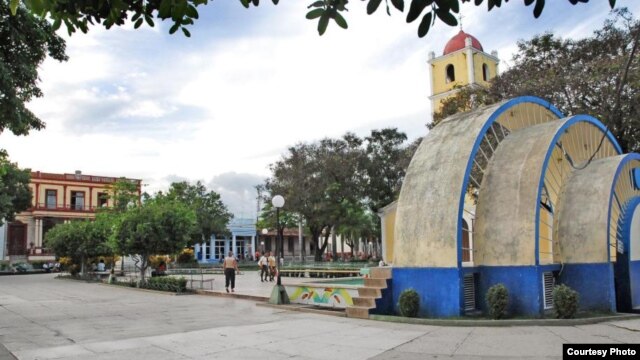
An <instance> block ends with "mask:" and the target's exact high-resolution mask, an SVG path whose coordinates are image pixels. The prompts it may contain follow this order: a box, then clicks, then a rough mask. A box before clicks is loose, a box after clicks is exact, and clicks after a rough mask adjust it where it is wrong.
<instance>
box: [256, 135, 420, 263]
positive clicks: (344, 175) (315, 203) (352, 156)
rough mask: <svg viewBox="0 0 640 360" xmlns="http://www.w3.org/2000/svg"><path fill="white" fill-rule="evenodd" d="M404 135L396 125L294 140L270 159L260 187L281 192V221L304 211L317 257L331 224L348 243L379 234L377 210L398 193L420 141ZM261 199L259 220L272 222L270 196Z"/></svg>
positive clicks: (293, 218) (290, 220)
mask: <svg viewBox="0 0 640 360" xmlns="http://www.w3.org/2000/svg"><path fill="white" fill-rule="evenodd" d="M406 139H407V137H406V135H405V134H404V133H402V132H399V131H398V130H397V129H395V128H388V129H382V130H373V131H371V135H370V136H367V137H365V138H364V139H361V138H359V137H357V136H356V135H354V134H351V133H347V134H345V135H344V136H343V137H342V138H339V139H328V138H325V139H322V140H321V141H319V142H316V143H306V144H304V143H303V144H298V145H296V146H294V147H291V148H290V149H289V153H288V154H287V155H285V156H284V157H283V159H282V160H280V161H278V162H276V163H274V164H272V165H271V172H272V176H271V178H269V179H267V181H266V184H265V186H264V190H266V191H267V192H268V193H269V194H280V195H282V196H284V198H285V205H284V207H283V209H281V211H280V213H281V216H282V217H281V219H282V221H283V224H284V226H286V227H294V226H297V222H298V216H302V218H303V219H304V222H305V223H306V227H307V229H308V230H309V233H310V234H311V241H312V242H313V243H314V245H315V246H314V248H315V249H316V252H315V260H316V261H320V260H321V259H322V254H323V253H324V251H325V249H326V246H327V243H328V238H329V236H330V234H331V229H334V231H335V233H339V234H342V235H345V238H346V240H347V244H349V245H350V246H353V245H355V243H354V241H355V240H357V239H359V238H368V239H372V238H379V232H380V228H379V220H378V219H377V216H376V215H375V212H376V211H377V210H378V209H379V208H381V207H382V206H385V205H388V204H389V203H391V202H392V201H394V200H395V199H396V198H397V196H398V194H399V192H400V188H401V186H402V180H403V179H404V175H405V171H406V168H407V166H408V165H409V162H410V159H411V157H412V156H413V153H414V152H415V149H416V148H417V144H418V141H416V142H414V143H412V144H410V145H408V146H406V145H405V141H406ZM262 189H263V188H262V187H260V189H259V190H262ZM265 202H266V203H267V204H268V205H267V206H266V207H265V209H264V210H263V213H262V215H261V217H262V219H263V220H265V221H263V224H265V225H266V222H269V223H271V224H272V221H273V220H271V219H274V216H273V212H272V211H273V210H272V209H271V207H270V205H269V203H270V196H265ZM265 227H268V228H273V226H265ZM322 234H324V236H323V237H322V239H321V235H322ZM334 250H337V249H336V248H334Z"/></svg>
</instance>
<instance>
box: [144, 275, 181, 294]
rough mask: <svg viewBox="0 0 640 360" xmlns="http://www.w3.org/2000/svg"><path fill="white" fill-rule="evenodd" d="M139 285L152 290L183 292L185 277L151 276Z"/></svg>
mask: <svg viewBox="0 0 640 360" xmlns="http://www.w3.org/2000/svg"><path fill="white" fill-rule="evenodd" d="M140 287H142V288H145V289H152V290H160V291H170V292H176V293H183V292H186V291H187V279H185V278H184V277H179V278H175V277H171V276H159V277H152V278H150V279H148V280H147V281H146V282H143V283H142V284H141V285H140Z"/></svg>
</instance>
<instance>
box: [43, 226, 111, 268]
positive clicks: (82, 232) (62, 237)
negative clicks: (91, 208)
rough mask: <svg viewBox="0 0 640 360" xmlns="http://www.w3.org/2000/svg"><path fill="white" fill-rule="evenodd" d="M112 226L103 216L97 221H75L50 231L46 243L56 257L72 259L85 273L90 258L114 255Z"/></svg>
mask: <svg viewBox="0 0 640 360" xmlns="http://www.w3.org/2000/svg"><path fill="white" fill-rule="evenodd" d="M111 226H112V223H111V221H110V219H109V218H108V217H105V216H101V215H98V218H97V219H96V220H95V221H91V220H74V221H71V222H69V223H66V224H59V225H56V226H55V227H53V228H52V229H51V230H49V231H48V232H47V234H46V236H45V243H46V244H47V247H48V248H51V249H53V251H54V252H55V254H56V256H66V257H70V258H71V259H72V260H73V263H74V264H79V265H80V266H81V269H82V273H84V272H85V269H86V265H87V261H88V260H89V259H90V258H92V257H97V256H112V255H113V249H112V247H111V246H110V245H109V242H108V239H109V237H110V236H111V231H112V228H111Z"/></svg>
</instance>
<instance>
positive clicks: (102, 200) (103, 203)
mask: <svg viewBox="0 0 640 360" xmlns="http://www.w3.org/2000/svg"><path fill="white" fill-rule="evenodd" d="M108 203H109V195H108V194H107V193H103V192H99V193H98V207H99V208H102V207H107V206H108Z"/></svg>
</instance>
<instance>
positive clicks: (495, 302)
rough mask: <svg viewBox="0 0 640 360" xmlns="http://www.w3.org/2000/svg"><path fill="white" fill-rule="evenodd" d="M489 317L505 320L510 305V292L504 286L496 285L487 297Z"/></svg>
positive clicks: (488, 292)
mask: <svg viewBox="0 0 640 360" xmlns="http://www.w3.org/2000/svg"><path fill="white" fill-rule="evenodd" d="M485 299H486V301H487V306H488V308H489V315H490V316H491V317H492V318H493V319H504V318H505V317H506V316H507V306H508V305H509V291H508V290H507V288H506V286H504V284H496V285H493V286H492V287H490V288H489V290H488V291H487V295H486V297H485Z"/></svg>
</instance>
